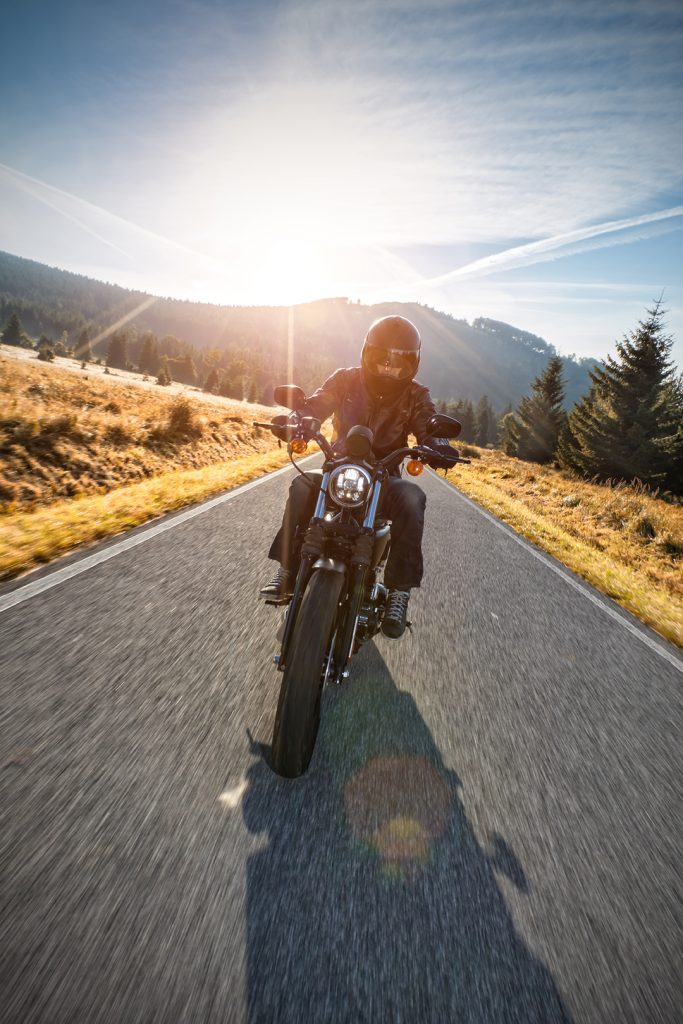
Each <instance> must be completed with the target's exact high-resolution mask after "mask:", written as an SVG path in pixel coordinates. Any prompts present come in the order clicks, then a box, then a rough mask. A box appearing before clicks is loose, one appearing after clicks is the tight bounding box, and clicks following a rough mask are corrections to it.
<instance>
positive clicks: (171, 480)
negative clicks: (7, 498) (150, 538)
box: [0, 449, 288, 579]
mask: <svg viewBox="0 0 683 1024" xmlns="http://www.w3.org/2000/svg"><path fill="white" fill-rule="evenodd" d="M287 461H288V457H287V452H286V450H285V449H281V450H280V449H275V451H270V452H265V453H259V454H256V455H246V456H244V457H242V458H241V459H237V460H235V461H232V462H221V463H218V464H216V465H213V466H205V467H204V468H202V469H186V470H175V471H172V472H170V473H164V474H163V475H161V476H157V477H154V478H153V479H151V480H144V481H142V482H141V483H135V484H129V485H128V486H126V487H119V488H117V490H115V491H112V492H111V493H110V494H106V495H99V494H96V495H86V496H82V497H79V498H72V499H69V500H64V501H57V502H54V503H53V504H52V505H49V506H46V507H41V508H37V509H35V510H34V511H31V512H16V513H14V514H11V515H4V516H0V579H8V578H11V577H13V576H16V575H18V574H19V573H20V572H25V571H26V570H27V569H31V568H35V566H37V565H40V564H41V563H44V562H48V561H50V560H51V559H53V558H56V557H57V556H58V555H63V554H65V553H66V552H68V551H71V550H72V549H73V548H75V547H78V546H80V545H83V544H91V543H93V542H94V541H98V540H101V539H102V538H104V537H111V536H113V535H114V534H117V533H121V532H122V531H123V530H130V529H132V527H134V526H139V525H140V524H141V523H145V522H147V521H148V520H150V519H153V518H154V517H156V516H160V515H163V514H164V513H166V512H173V511H175V510H176V509H179V508H183V507H184V506H186V505H190V504H193V503H194V502H198V501H203V500H204V499H205V498H208V497H210V496H211V495H213V494H217V493H219V492H220V491H224V490H227V489H229V488H231V487H238V486H239V485H240V484H243V483H246V482H247V481H248V480H252V479H254V478H255V477H258V476H261V475H263V474H264V473H269V472H270V471H271V470H273V469H277V468H278V467H280V466H283V465H285V463H286V462H287Z"/></svg>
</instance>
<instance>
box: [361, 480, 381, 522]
mask: <svg viewBox="0 0 683 1024" xmlns="http://www.w3.org/2000/svg"><path fill="white" fill-rule="evenodd" d="M381 491H382V481H381V480H375V486H374V488H373V491H372V497H371V498H370V504H369V505H368V510H367V512H366V513H365V519H364V520H363V528H364V529H372V528H373V526H374V525H375V517H376V515H377V506H378V505H379V496H380V493H381Z"/></svg>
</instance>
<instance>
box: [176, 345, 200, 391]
mask: <svg viewBox="0 0 683 1024" xmlns="http://www.w3.org/2000/svg"><path fill="white" fill-rule="evenodd" d="M169 363H172V364H173V370H174V373H173V376H174V379H175V380H177V381H180V383H181V384H189V385H194V384H196V383H197V370H196V369H195V365H194V359H193V358H192V356H191V355H190V354H189V352H188V353H187V354H186V355H184V356H181V357H180V359H172V360H169Z"/></svg>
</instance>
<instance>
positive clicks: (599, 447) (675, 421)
mask: <svg viewBox="0 0 683 1024" xmlns="http://www.w3.org/2000/svg"><path fill="white" fill-rule="evenodd" d="M672 344H673V342H672V339H671V338H670V337H669V336H668V335H666V333H665V324H664V311H663V310H662V308H661V302H659V301H658V302H657V303H656V304H655V306H654V307H653V308H652V309H648V310H647V318H646V319H645V320H641V321H639V324H638V329H637V330H635V331H631V333H630V334H629V335H627V336H625V337H624V339H623V341H621V342H617V346H616V348H617V358H616V359H614V358H612V357H611V356H608V358H607V362H606V364H605V367H604V369H599V368H596V369H595V370H594V371H593V372H592V373H591V375H590V376H591V380H592V386H591V389H590V392H589V393H588V394H587V395H586V396H584V398H583V399H582V400H581V401H580V402H579V403H578V404H577V405H575V406H574V408H573V409H572V411H571V413H570V415H569V419H568V423H567V430H566V431H565V432H564V433H563V436H562V440H561V444H560V448H559V452H558V454H559V459H560V464H561V465H562V466H565V467H566V468H569V469H574V470H575V471H577V472H579V473H581V474H582V475H584V476H589V477H593V476H596V477H598V478H599V479H602V480H607V479H614V478H617V479H621V480H634V479H638V480H640V481H641V482H642V483H645V484H648V485H650V486H652V487H664V488H665V489H667V490H671V491H673V493H674V494H680V493H683V380H682V379H681V378H678V377H676V376H675V373H674V369H673V365H672V362H671V360H670V358H669V355H670V352H671V346H672Z"/></svg>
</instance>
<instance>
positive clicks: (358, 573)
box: [277, 472, 383, 682]
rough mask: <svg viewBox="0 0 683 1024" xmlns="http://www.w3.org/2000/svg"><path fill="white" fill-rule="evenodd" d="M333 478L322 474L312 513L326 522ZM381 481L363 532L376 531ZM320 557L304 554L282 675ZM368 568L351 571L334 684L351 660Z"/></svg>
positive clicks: (286, 633)
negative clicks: (329, 485) (300, 611)
mask: <svg viewBox="0 0 683 1024" xmlns="http://www.w3.org/2000/svg"><path fill="white" fill-rule="evenodd" d="M329 478H330V474H329V472H328V473H323V478H322V483H321V485H320V493H319V494H318V501H317V504H316V507H315V512H314V513H313V518H314V519H323V518H324V515H325V504H326V498H327V484H328V481H329ZM382 482H383V477H380V478H379V479H377V480H375V483H374V486H373V490H372V495H371V497H370V501H369V503H368V508H367V512H366V514H365V518H364V519H363V530H364V531H366V532H367V531H368V530H374V527H375V519H376V518H377V509H378V507H379V500H380V497H381V493H382ZM318 557H319V556H318V555H304V557H303V558H302V559H301V565H300V567H299V572H298V574H297V577H296V583H295V585H294V593H293V594H292V600H291V602H290V605H289V608H288V610H287V617H286V619H285V628H284V631H283V634H282V646H281V649H280V655H279V658H278V659H277V667H278V671H280V672H283V671H284V669H285V666H286V664H287V655H288V653H289V645H290V643H291V639H292V634H293V633H294V626H295V625H296V620H297V618H298V615H299V609H300V608H301V602H302V601H303V597H304V593H305V592H306V587H307V586H308V581H309V579H310V577H311V572H312V570H313V565H314V564H315V562H316V561H317V560H318ZM368 571H369V566H367V565H356V566H353V567H352V568H351V573H352V584H351V586H350V587H349V589H348V591H347V593H348V595H349V596H348V606H347V609H346V615H345V616H344V622H343V624H342V629H341V631H340V632H338V633H337V639H336V641H335V645H334V664H335V681H336V682H340V681H341V678H342V672H343V671H344V669H345V668H346V665H347V662H348V661H349V658H350V657H351V653H352V647H353V641H354V637H355V634H356V625H357V623H358V616H359V614H360V609H361V605H362V603H363V595H364V593H365V583H366V580H367V575H368Z"/></svg>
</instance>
